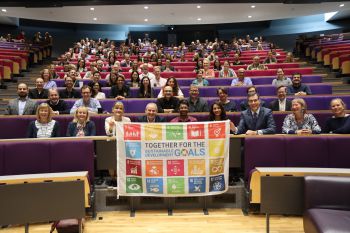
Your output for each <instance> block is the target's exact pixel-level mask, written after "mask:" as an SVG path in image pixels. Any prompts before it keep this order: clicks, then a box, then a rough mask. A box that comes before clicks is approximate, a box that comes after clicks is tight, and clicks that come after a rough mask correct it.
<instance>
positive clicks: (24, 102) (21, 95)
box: [6, 83, 38, 115]
mask: <svg viewBox="0 0 350 233" xmlns="http://www.w3.org/2000/svg"><path fill="white" fill-rule="evenodd" d="M28 91H29V90H28V86H27V84H25V83H19V84H18V86H17V94H18V98H16V99H13V100H10V102H9V104H8V106H7V109H6V115H35V113H36V108H37V106H38V105H37V103H36V102H35V101H33V100H31V99H29V98H28Z"/></svg>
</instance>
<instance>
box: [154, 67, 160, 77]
mask: <svg viewBox="0 0 350 233" xmlns="http://www.w3.org/2000/svg"><path fill="white" fill-rule="evenodd" d="M153 73H154V76H155V78H156V79H157V80H159V79H160V67H159V66H155V67H154V68H153Z"/></svg>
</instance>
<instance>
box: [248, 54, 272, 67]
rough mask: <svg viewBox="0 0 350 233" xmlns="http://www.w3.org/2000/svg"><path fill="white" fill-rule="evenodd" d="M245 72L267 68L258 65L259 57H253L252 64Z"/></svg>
mask: <svg viewBox="0 0 350 233" xmlns="http://www.w3.org/2000/svg"><path fill="white" fill-rule="evenodd" d="M247 70H267V67H266V66H264V65H263V64H260V57H259V56H255V57H253V63H252V64H250V65H249V66H248V67H247Z"/></svg>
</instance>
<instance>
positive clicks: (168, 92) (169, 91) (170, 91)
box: [163, 85, 173, 100]
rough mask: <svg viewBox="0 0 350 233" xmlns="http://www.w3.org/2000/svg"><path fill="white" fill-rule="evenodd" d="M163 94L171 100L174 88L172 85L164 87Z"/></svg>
mask: <svg viewBox="0 0 350 233" xmlns="http://www.w3.org/2000/svg"><path fill="white" fill-rule="evenodd" d="M163 96H164V98H165V99H167V100H169V99H170V98H171V97H172V96H173V88H172V87H171V86H167V85H166V86H164V87H163Z"/></svg>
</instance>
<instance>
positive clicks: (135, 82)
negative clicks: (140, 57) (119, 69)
mask: <svg viewBox="0 0 350 233" xmlns="http://www.w3.org/2000/svg"><path fill="white" fill-rule="evenodd" d="M144 77H147V76H144ZM130 79H131V80H130V82H129V87H140V77H139V73H138V72H137V71H133V72H131V75H130Z"/></svg>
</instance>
